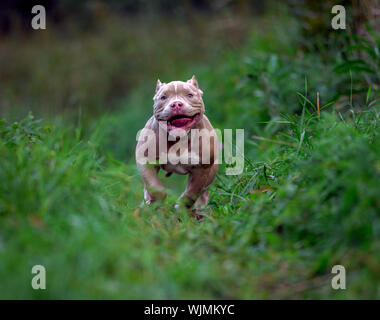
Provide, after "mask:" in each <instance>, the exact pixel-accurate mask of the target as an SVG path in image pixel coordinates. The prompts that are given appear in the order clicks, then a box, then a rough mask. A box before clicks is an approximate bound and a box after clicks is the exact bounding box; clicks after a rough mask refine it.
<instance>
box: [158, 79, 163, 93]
mask: <svg viewBox="0 0 380 320" xmlns="http://www.w3.org/2000/svg"><path fill="white" fill-rule="evenodd" d="M164 84H165V83H162V82H161V81H160V79H157V85H156V92H157V91H158V90H160V89H161V87H162V86H163V85H164Z"/></svg>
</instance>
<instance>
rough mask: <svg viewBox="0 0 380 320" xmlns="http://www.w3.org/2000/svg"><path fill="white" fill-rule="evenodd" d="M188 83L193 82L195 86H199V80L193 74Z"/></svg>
mask: <svg viewBox="0 0 380 320" xmlns="http://www.w3.org/2000/svg"><path fill="white" fill-rule="evenodd" d="M187 83H190V84H192V85H193V86H194V87H195V88H199V87H198V82H197V79H196V78H195V76H193V77H192V78H191V79H190V80H187Z"/></svg>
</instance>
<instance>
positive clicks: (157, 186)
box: [138, 165, 166, 204]
mask: <svg viewBox="0 0 380 320" xmlns="http://www.w3.org/2000/svg"><path fill="white" fill-rule="evenodd" d="M138 167H139V171H140V174H141V177H142V179H143V181H144V200H145V202H146V203H147V204H150V203H151V202H153V201H156V200H163V199H165V198H166V192H165V188H164V186H163V184H162V182H161V181H160V179H158V171H159V170H160V167H159V166H152V165H140V166H138Z"/></svg>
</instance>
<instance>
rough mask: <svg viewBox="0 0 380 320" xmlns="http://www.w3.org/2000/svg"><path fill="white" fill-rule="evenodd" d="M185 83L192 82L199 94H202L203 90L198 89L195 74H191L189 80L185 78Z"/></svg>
mask: <svg viewBox="0 0 380 320" xmlns="http://www.w3.org/2000/svg"><path fill="white" fill-rule="evenodd" d="M187 83H189V84H192V85H193V86H194V87H195V88H197V89H198V91H199V93H200V94H201V96H202V95H203V91H202V90H201V89H199V86H198V82H197V79H196V78H195V76H193V77H192V78H191V79H190V80H187Z"/></svg>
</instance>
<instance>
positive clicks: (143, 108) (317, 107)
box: [0, 17, 380, 299]
mask: <svg viewBox="0 0 380 320" xmlns="http://www.w3.org/2000/svg"><path fill="white" fill-rule="evenodd" d="M280 18H281V17H279V21H278V27H271V28H268V30H264V31H260V32H255V31H253V32H252V33H251V36H250V38H249V40H248V41H247V42H246V44H245V45H243V46H241V47H239V48H238V49H236V48H235V49H234V48H230V49H228V50H225V52H223V53H222V54H218V55H217V57H215V56H212V59H210V62H209V63H208V64H204V65H202V64H199V63H198V64H196V65H194V68H191V67H189V66H187V68H184V69H181V70H182V71H181V72H182V73H178V71H177V73H176V74H177V75H178V77H180V78H181V79H182V80H185V79H187V78H189V77H190V76H191V74H192V73H196V75H197V77H198V81H199V83H200V86H201V88H202V89H203V90H204V92H205V94H204V99H205V105H206V114H207V115H208V117H209V119H210V120H211V122H212V123H213V124H214V126H215V127H217V128H220V129H224V128H230V129H237V128H244V129H245V168H244V172H243V174H241V175H238V176H226V175H225V168H224V167H223V166H221V167H220V169H219V173H218V177H217V179H216V180H215V181H214V183H213V184H212V186H211V190H210V192H211V201H210V205H209V207H208V208H207V209H206V217H205V218H204V219H203V220H202V221H196V220H195V219H194V218H192V217H190V216H189V215H188V214H187V213H186V212H177V211H175V210H174V205H175V201H176V198H177V197H178V195H179V193H180V189H181V187H183V186H184V184H185V180H184V178H181V177H173V176H172V177H170V178H167V179H165V182H166V184H167V185H168V189H169V197H168V199H166V200H165V202H164V203H156V204H154V205H153V206H152V207H145V206H142V205H141V203H142V200H143V192H142V182H141V180H140V177H139V176H138V174H137V171H136V168H135V164H134V161H133V157H134V146H135V141H136V132H137V130H138V129H140V128H142V127H143V125H144V124H145V121H146V119H147V118H148V116H149V115H150V114H151V112H152V107H151V106H152V101H151V99H152V94H153V88H154V84H153V83H152V84H151V83H142V84H140V85H139V86H138V87H136V88H133V91H132V92H131V93H130V94H129V95H128V98H127V99H126V101H125V102H123V103H122V107H121V108H119V109H117V110H116V111H114V112H112V113H110V114H107V115H104V116H98V117H96V118H93V119H92V120H83V118H81V117H78V119H77V121H76V123H75V124H73V123H72V122H71V123H69V122H67V121H65V120H62V119H45V120H39V119H36V118H34V117H33V115H31V114H30V115H29V116H27V117H25V118H23V119H22V120H19V121H18V122H9V121H5V120H2V122H0V155H1V166H0V181H1V183H0V225H1V228H0V261H1V263H0V277H1V284H0V288H1V290H0V298H16V299H25V298H26V299H29V298H33V299H57V298H58V299H69V298H70V299H76V298H80V299H82V298H96V299H97V298H106V299H114V298H118V299H185V298H189V299H210V298H216V299H236V298H239V299H252V298H259V299H263V298H270V299H278V298H289V299H300V298H317V299H322V298H323V299H327V298H334V299H345V298H354V299H360V298H377V299H379V298H380V289H379V288H380V287H379V283H380V254H379V252H380V212H379V208H380V197H379V194H380V186H379V181H380V142H379V124H378V122H379V121H380V113H379V104H378V101H377V100H376V97H378V94H379V76H380V74H379V67H380V63H379V61H380V59H379V56H378V52H379V44H380V41H379V39H380V35H379V34H373V37H374V40H375V42H368V43H367V42H366V41H367V40H365V39H354V38H350V37H346V36H345V35H344V34H338V35H336V38H333V39H332V40H331V43H324V44H321V46H320V47H319V48H314V47H311V46H310V47H309V46H302V45H301V44H300V43H299V39H300V37H301V35H300V28H299V25H298V24H297V23H294V21H291V20H289V19H287V18H286V17H285V18H283V21H282V20H281V19H280ZM332 43H334V45H335V46H334V45H333V44H332ZM353 44H355V46H353ZM342 48H343V49H342ZM365 48H367V49H365ZM356 51H360V52H361V55H360V58H357V57H356V56H355V57H356V58H355V59H354V58H353V56H354V55H355V54H356ZM365 52H367V55H365V54H363V53H365ZM358 61H361V62H358ZM162 80H163V81H170V80H173V79H169V78H167V79H165V78H164V79H162ZM317 92H318V93H319V97H320V99H319V100H320V101H319V104H317ZM102 97H103V96H102ZM103 98H104V97H103ZM36 264H41V265H44V266H45V268H46V272H47V275H46V276H47V290H43V291H42V290H33V289H32V288H31V285H30V282H31V278H32V275H31V268H32V266H34V265H36ZM333 265H343V266H345V268H346V272H347V289H346V290H333V289H332V288H331V278H332V275H331V268H332V266H333Z"/></svg>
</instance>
